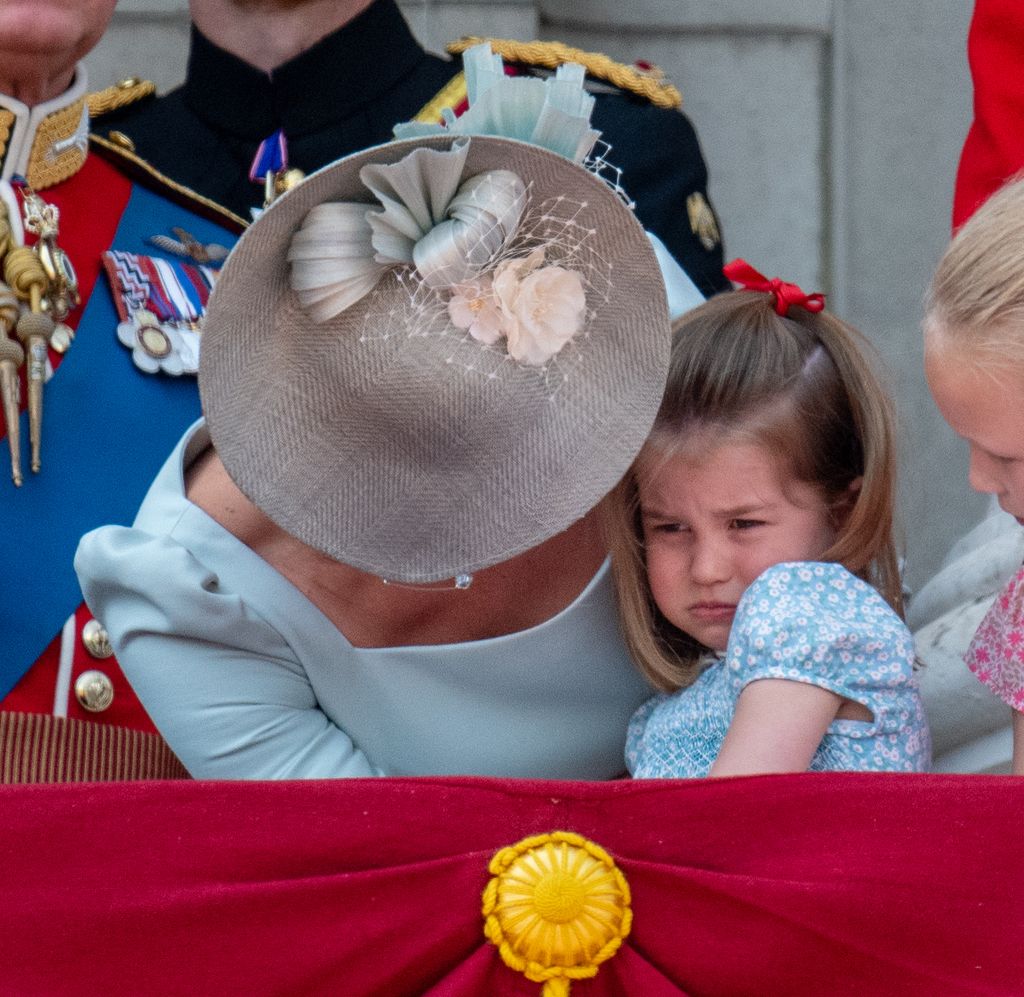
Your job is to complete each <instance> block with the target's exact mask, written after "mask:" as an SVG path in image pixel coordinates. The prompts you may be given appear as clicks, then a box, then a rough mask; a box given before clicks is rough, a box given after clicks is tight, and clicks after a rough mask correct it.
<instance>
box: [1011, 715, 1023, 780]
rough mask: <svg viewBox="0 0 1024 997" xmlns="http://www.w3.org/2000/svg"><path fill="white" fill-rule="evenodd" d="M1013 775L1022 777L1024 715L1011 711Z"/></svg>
mask: <svg viewBox="0 0 1024 997" xmlns="http://www.w3.org/2000/svg"><path fill="white" fill-rule="evenodd" d="M1012 772H1013V774H1014V775H1024V713H1021V711H1020V710H1014V711H1013V769H1012Z"/></svg>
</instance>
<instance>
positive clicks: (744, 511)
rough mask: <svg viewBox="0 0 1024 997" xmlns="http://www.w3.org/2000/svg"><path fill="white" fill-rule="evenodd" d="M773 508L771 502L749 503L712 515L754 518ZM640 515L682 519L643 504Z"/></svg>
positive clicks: (730, 517)
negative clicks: (753, 516)
mask: <svg viewBox="0 0 1024 997" xmlns="http://www.w3.org/2000/svg"><path fill="white" fill-rule="evenodd" d="M772 508H773V504H772V503H771V502H748V503H746V504H745V505H738V506H735V507H732V508H726V509H715V510H713V511H712V513H711V514H712V515H713V516H717V517H718V518H720V519H743V518H744V517H745V516H752V515H755V514H757V513H761V514H763V513H765V512H767V511H769V510H770V509H772ZM640 515H641V516H645V517H646V518H648V519H680V518H681V517H680V516H679V515H677V514H675V513H670V512H664V511H662V510H661V509H659V508H658V507H657V506H653V505H644V504H643V503H642V502H641V503H640Z"/></svg>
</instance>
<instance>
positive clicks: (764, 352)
mask: <svg viewBox="0 0 1024 997" xmlns="http://www.w3.org/2000/svg"><path fill="white" fill-rule="evenodd" d="M727 273H729V275H730V276H732V277H733V279H736V280H742V281H743V282H744V283H746V284H747V285H748V286H749V287H752V288H758V289H757V290H751V289H746V290H740V291H734V292H732V293H728V294H724V295H720V296H718V297H715V298H712V299H711V300H710V301H708V302H707V303H706V304H704V305H702V306H701V307H700V308H697V309H696V310H694V311H693V312H690V313H689V314H688V315H686V316H685V317H684V318H683V319H682V320H681V322H680V324H678V326H677V328H676V329H675V335H674V340H673V352H672V360H671V367H670V372H669V377H668V387H667V390H666V394H665V398H664V400H663V402H662V405H661V409H660V411H659V412H658V415H657V418H656V421H655V425H654V428H653V431H652V433H651V435H650V437H649V439H648V441H647V443H646V444H645V446H644V448H643V450H642V451H641V453H640V455H639V457H638V458H637V460H636V461H635V463H634V464H633V466H632V468H631V470H630V471H629V473H628V474H627V475H626V476H625V478H624V479H623V480H622V482H621V483H620V484H619V486H618V487H617V489H616V490H615V491H614V492H613V493H612V495H611V496H610V497H609V499H608V501H607V505H606V510H605V512H606V524H607V526H608V532H609V542H610V544H611V548H612V554H613V565H614V570H615V578H616V585H617V592H618V598H619V608H620V613H621V620H622V627H623V630H624V633H625V637H626V641H627V645H628V646H629V648H630V650H631V652H632V654H633V657H634V660H635V661H636V663H637V664H638V666H639V668H640V670H641V671H642V672H643V673H644V675H645V676H646V677H647V678H648V679H649V680H650V681H651V682H652V683H653V684H654V685H655V686H657V687H658V688H659V689H661V690H662V693H661V695H659V696H656V697H655V698H653V699H652V700H650V701H649V702H648V703H646V704H645V705H644V706H642V707H641V708H640V710H638V711H637V713H636V715H635V716H634V718H633V720H632V722H631V724H630V729H629V737H628V743H627V764H628V767H629V769H630V771H631V772H632V774H633V775H634V776H638V777H659V776H660V777H675V776H703V775H708V774H711V775H729V774H741V773H753V772H773V771H800V770H804V769H808V768H810V769H859V770H904V771H914V770H921V769H924V768H925V767H926V766H927V764H928V761H929V753H930V747H929V738H928V732H927V726H926V723H925V719H924V712H923V709H922V706H921V701H920V697H919V694H918V690H917V685H916V682H915V679H914V675H913V666H914V653H913V641H912V639H911V636H910V634H909V632H908V631H907V628H906V626H905V625H904V624H903V621H902V619H901V614H902V596H901V585H900V578H899V572H898V567H897V554H896V548H895V543H894V540H893V507H894V483H895V456H894V445H893V416H892V405H891V402H890V399H889V397H888V396H887V394H886V392H885V391H884V390H883V388H882V387H881V385H880V383H879V380H878V378H877V377H876V375H875V373H874V371H873V369H872V366H871V364H870V363H869V361H868V359H867V356H868V352H869V351H868V347H867V344H866V342H865V341H864V340H863V338H862V337H861V336H860V335H859V334H858V333H857V332H856V331H855V330H853V329H852V328H851V327H850V326H848V325H846V324H844V323H843V322H841V321H840V320H839V319H837V318H835V317H834V316H832V315H830V314H828V313H827V312H825V311H823V310H822V306H823V299H822V298H821V296H820V295H804V294H803V292H801V291H800V289H799V288H797V287H795V285H791V284H785V283H783V282H782V281H778V280H774V281H768V280H766V279H765V278H763V277H762V276H761V275H760V274H758V273H757V272H756V271H754V270H753V269H752V268H750V267H749V266H748V265H747V264H744V263H743V262H742V261H737V262H736V264H733V265H731V269H729V268H727Z"/></svg>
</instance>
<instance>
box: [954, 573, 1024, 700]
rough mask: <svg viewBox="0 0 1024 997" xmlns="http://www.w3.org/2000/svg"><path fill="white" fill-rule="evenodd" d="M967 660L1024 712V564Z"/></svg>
mask: <svg viewBox="0 0 1024 997" xmlns="http://www.w3.org/2000/svg"><path fill="white" fill-rule="evenodd" d="M966 661H967V667H968V668H970V670H971V671H972V672H974V674H975V675H976V676H977V677H978V679H979V680H980V681H981V682H983V683H984V684H985V685H987V686H988V687H989V688H990V689H991V690H992V691H993V692H994V693H995V694H996V695H997V696H998V697H999V698H1000V699H1002V700H1003V701H1004V702H1006V703H1009V705H1010V706H1012V707H1013V708H1014V709H1015V710H1022V711H1024V567H1022V568H1021V570H1020V571H1018V572H1017V574H1015V575H1014V576H1013V578H1011V579H1010V581H1009V583H1008V584H1007V586H1006V588H1004V589H1003V591H1002V592H1000V593H999V595H997V596H996V600H995V602H993V603H992V606H991V608H990V609H989V611H988V613H986V614H985V618H984V619H983V620H982V621H981V625H980V626H979V627H978V630H977V632H976V633H975V635H974V639H973V640H972V641H971V646H970V647H969V648H968V649H967V656H966Z"/></svg>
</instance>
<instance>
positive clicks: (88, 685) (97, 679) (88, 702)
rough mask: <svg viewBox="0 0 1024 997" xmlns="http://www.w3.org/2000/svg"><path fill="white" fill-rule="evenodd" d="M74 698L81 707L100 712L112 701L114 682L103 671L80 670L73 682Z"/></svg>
mask: <svg viewBox="0 0 1024 997" xmlns="http://www.w3.org/2000/svg"><path fill="white" fill-rule="evenodd" d="M75 699H77V700H78V703H79V705H80V706H81V707H82V709H84V710H88V711H89V712H90V713H102V712H103V711H104V710H105V709H106V708H107V707H108V706H110V704H111V703H112V702H113V701H114V683H113V682H111V681H110V679H109V678H108V677H107V676H106V675H104V674H103V672H98V671H95V670H93V671H88V672H82V674H81V675H79V676H78V680H77V681H76V682H75Z"/></svg>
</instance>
